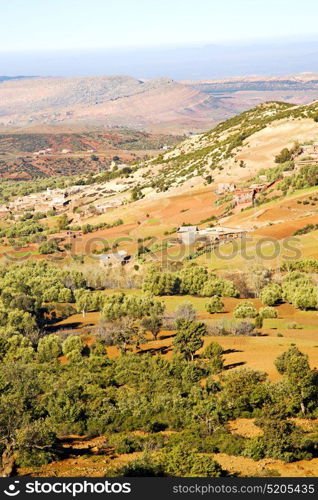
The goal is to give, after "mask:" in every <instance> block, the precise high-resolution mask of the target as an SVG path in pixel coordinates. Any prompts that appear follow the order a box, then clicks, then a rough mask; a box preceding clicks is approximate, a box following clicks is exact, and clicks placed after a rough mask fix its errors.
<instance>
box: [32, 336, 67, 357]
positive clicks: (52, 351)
mask: <svg viewBox="0 0 318 500" xmlns="http://www.w3.org/2000/svg"><path fill="white" fill-rule="evenodd" d="M37 352H38V359H39V361H40V362H42V363H46V362H50V361H52V360H53V359H57V358H58V357H59V356H61V354H62V341H61V339H60V337H58V336H57V335H46V336H45V337H42V338H41V339H40V340H39V343H38V347H37Z"/></svg>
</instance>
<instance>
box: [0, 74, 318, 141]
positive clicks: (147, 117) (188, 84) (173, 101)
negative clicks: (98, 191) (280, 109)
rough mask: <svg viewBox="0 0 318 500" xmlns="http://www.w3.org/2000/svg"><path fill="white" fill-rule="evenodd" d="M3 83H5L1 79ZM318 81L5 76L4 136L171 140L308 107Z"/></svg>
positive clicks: (1, 89)
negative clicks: (259, 113)
mask: <svg viewBox="0 0 318 500" xmlns="http://www.w3.org/2000/svg"><path fill="white" fill-rule="evenodd" d="M0 78H1V77H0ZM317 98H318V77H317V75H315V74H307V73H305V74H301V75H296V76H290V77H265V76H264V77H237V78H230V79H224V80H203V81H184V82H177V81H174V80H171V79H169V78H156V79H149V80H146V79H136V78H132V77H130V76H123V75H114V76H99V77H82V78H79V77H78V78H39V77H29V78H28V77H15V78H14V77H12V78H7V77H3V80H1V79H0V130H1V129H2V130H3V131H6V129H7V127H10V129H13V130H15V131H16V129H18V131H19V129H21V127H22V128H26V127H27V128H28V129H29V130H30V129H32V130H30V131H33V132H34V133H37V132H42V131H43V126H45V127H55V129H56V128H57V129H58V130H61V129H64V131H66V130H68V131H69V132H74V131H79V132H83V131H87V130H91V129H96V128H97V129H105V128H106V129H107V128H112V127H125V128H133V129H138V130H148V131H155V132H163V133H176V134H182V133H185V132H186V133H189V132H193V131H204V130H207V129H209V128H212V127H213V126H215V125H216V124H217V123H219V122H222V121H224V119H226V118H230V117H233V116H235V115H237V114H239V113H241V112H243V111H245V110H248V109H250V108H252V107H255V105H257V104H260V103H264V102H266V101H284V102H287V103H293V104H298V105H301V104H306V103H309V102H311V101H314V100H315V99H317Z"/></svg>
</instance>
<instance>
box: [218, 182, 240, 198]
mask: <svg viewBox="0 0 318 500" xmlns="http://www.w3.org/2000/svg"><path fill="white" fill-rule="evenodd" d="M235 190H236V185H235V184H233V183H231V182H223V183H220V184H218V185H217V187H216V190H215V194H217V195H220V194H225V193H233V192H234V191H235Z"/></svg>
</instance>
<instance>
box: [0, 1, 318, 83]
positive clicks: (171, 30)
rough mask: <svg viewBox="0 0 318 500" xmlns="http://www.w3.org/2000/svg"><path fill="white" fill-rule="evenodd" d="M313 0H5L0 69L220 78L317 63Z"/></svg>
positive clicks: (45, 73)
mask: <svg viewBox="0 0 318 500" xmlns="http://www.w3.org/2000/svg"><path fill="white" fill-rule="evenodd" d="M317 15H318V4H317V2H316V0H303V1H302V3H301V6H300V5H299V1H298V0H240V1H239V2H238V1H237V0H223V2H220V1H219V0H198V1H197V2H196V3H193V1H192V0H135V1H131V0H122V1H121V2H114V1H113V0H91V1H90V2H87V1H86V0H48V1H46V2H43V1H42V0H28V2H25V1H24V0H10V2H6V3H5V4H4V5H3V6H1V20H2V23H1V31H0V68H1V69H0V73H1V74H2V75H9V76H10V75H11V76H13V75H18V74H20V75H21V74H23V75H39V76H90V75H109V74H127V75H131V76H134V77H138V78H142V77H144V78H157V77H161V76H162V77H171V78H174V79H177V80H178V79H179V80H180V79H202V78H222V77H229V76H235V75H246V74H254V73H255V74H269V75H285V74H292V73H299V72H304V71H310V72H316V71H318V65H317V61H318V33H317V27H316V19H317Z"/></svg>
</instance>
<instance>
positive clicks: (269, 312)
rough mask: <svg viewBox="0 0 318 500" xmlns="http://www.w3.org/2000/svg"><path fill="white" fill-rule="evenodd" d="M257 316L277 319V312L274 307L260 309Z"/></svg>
mask: <svg viewBox="0 0 318 500" xmlns="http://www.w3.org/2000/svg"><path fill="white" fill-rule="evenodd" d="M259 314H260V316H261V317H262V318H264V319H267V318H277V310H276V309H275V308H274V307H261V308H260V310H259Z"/></svg>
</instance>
